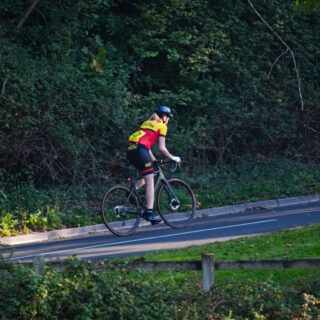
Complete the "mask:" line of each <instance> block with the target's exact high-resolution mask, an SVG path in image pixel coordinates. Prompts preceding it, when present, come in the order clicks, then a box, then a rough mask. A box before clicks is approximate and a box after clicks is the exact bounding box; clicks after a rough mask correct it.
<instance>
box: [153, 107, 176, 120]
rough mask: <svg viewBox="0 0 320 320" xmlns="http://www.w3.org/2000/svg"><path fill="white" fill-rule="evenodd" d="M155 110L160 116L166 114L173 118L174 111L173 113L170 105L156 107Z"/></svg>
mask: <svg viewBox="0 0 320 320" xmlns="http://www.w3.org/2000/svg"><path fill="white" fill-rule="evenodd" d="M154 111H155V113H156V114H157V115H159V116H160V117H161V116H163V115H164V114H165V115H166V116H168V117H169V118H171V117H172V116H173V115H172V113H171V109H170V108H169V107H166V106H159V107H156V109H155V110H154Z"/></svg>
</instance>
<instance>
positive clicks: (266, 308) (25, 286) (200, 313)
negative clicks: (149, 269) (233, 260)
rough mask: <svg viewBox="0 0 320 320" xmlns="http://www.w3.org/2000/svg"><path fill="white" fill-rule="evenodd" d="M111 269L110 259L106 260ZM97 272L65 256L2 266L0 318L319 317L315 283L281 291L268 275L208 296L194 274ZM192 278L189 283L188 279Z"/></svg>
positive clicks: (319, 289)
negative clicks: (42, 267) (37, 264)
mask: <svg viewBox="0 0 320 320" xmlns="http://www.w3.org/2000/svg"><path fill="white" fill-rule="evenodd" d="M104 266H105V267H114V266H117V264H116V265H115V264H114V262H105V263H104ZM123 267H125V265H123V266H122V267H121V263H120V264H119V265H118V270H117V271H108V272H101V271H97V269H96V266H95V265H94V264H92V263H88V262H84V261H80V260H77V259H75V258H74V259H71V260H69V261H68V262H67V263H65V267H64V269H63V270H62V271H58V270H56V269H52V268H46V272H45V274H44V275H42V276H41V275H37V274H34V273H33V271H32V270H30V269H28V268H26V267H23V266H21V265H14V264H11V263H8V262H7V263H1V264H0V280H1V281H0V294H1V296H2V297H5V298H4V299H0V317H1V319H4V320H5V319H8V320H9V319H71V318H72V319H161V320H162V319H177V320H178V319H179V320H180V319H217V320H218V319H219V320H220V319H243V320H244V319H277V320H281V319H292V318H293V317H300V318H301V319H317V317H318V316H319V315H320V304H319V298H318V297H319V296H320V287H319V283H317V282H315V283H304V284H301V285H300V286H299V288H298V290H297V288H293V289H287V288H285V287H281V286H280V285H279V284H277V283H276V282H273V281H272V280H265V281H261V282H258V283H257V282H256V281H255V282H252V281H247V282H246V283H240V282H239V283H234V282H233V283H226V284H223V285H220V286H218V287H217V288H216V289H214V290H213V291H211V292H210V293H209V294H205V293H203V292H201V288H200V283H199V281H200V280H199V279H198V278H195V277H193V276H192V274H191V275H190V273H189V274H188V275H187V276H186V277H185V278H184V280H183V281H182V282H180V283H179V282H176V281H175V280H174V278H172V279H171V280H170V278H169V280H163V279H162V280H161V281H160V280H159V281H157V278H156V277H155V275H156V274H157V273H154V275H153V276H150V275H148V273H146V272H134V275H130V274H127V273H126V272H125V269H124V268H123ZM191 283H192V284H191Z"/></svg>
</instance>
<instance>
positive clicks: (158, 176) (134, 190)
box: [128, 167, 180, 214]
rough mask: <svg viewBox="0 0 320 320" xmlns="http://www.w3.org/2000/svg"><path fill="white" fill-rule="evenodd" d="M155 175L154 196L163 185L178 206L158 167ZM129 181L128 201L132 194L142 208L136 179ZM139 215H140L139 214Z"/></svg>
mask: <svg viewBox="0 0 320 320" xmlns="http://www.w3.org/2000/svg"><path fill="white" fill-rule="evenodd" d="M154 174H155V179H156V183H155V187H154V192H155V194H156V192H157V191H158V189H159V188H160V186H161V185H162V184H165V185H166V186H167V188H168V189H169V191H170V192H171V194H172V195H173V197H174V200H175V201H176V202H177V203H178V204H180V201H179V199H178V198H177V196H176V195H175V193H174V191H173V189H172V188H171V186H170V183H169V181H168V180H167V178H166V177H165V176H164V174H163V172H162V170H161V168H160V167H158V168H157V171H156V172H155V173H154ZM130 181H131V188H130V193H129V196H128V199H130V197H131V196H132V194H133V195H134V196H135V197H136V198H137V199H138V202H139V205H140V208H142V207H143V201H142V199H141V197H140V195H139V192H138V190H137V188H136V183H137V180H136V179H131V178H130ZM140 214H141V213H140Z"/></svg>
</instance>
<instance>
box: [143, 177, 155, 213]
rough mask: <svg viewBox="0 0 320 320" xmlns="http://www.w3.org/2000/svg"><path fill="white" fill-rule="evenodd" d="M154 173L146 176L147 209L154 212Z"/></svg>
mask: <svg viewBox="0 0 320 320" xmlns="http://www.w3.org/2000/svg"><path fill="white" fill-rule="evenodd" d="M153 176H154V175H153V173H151V174H148V175H146V176H144V181H145V184H146V207H147V209H150V210H153V203H154V178H153Z"/></svg>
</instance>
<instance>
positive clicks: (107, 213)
mask: <svg viewBox="0 0 320 320" xmlns="http://www.w3.org/2000/svg"><path fill="white" fill-rule="evenodd" d="M129 194H130V190H129V189H128V188H126V187H123V186H115V187H112V188H111V189H109V190H108V191H107V192H106V194H105V195H104V196H103V199H102V203H101V214H102V218H103V221H104V223H105V225H106V227H107V228H108V229H109V230H110V231H111V232H112V233H113V234H115V235H117V236H128V235H130V234H132V233H133V232H134V231H135V230H136V229H137V227H138V225H139V222H140V214H139V213H140V211H139V210H140V208H139V204H138V200H137V199H136V197H134V196H131V197H130V199H129Z"/></svg>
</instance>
